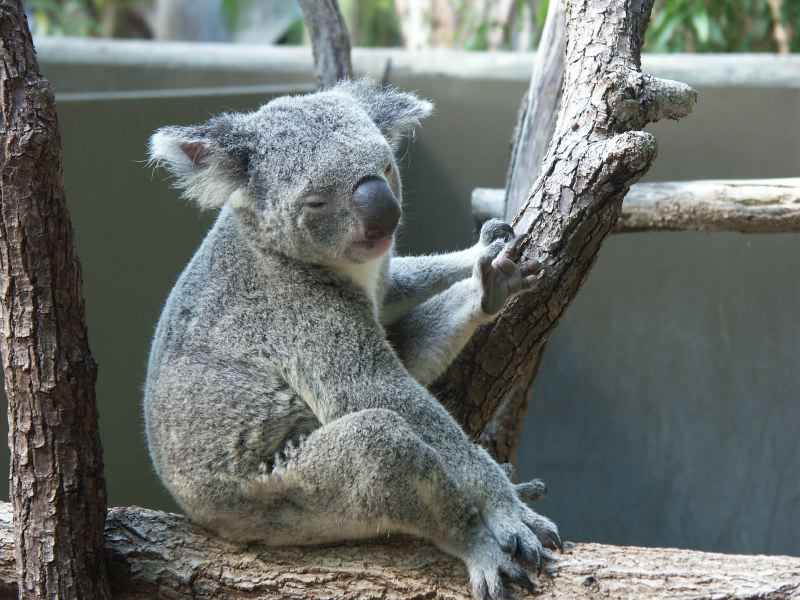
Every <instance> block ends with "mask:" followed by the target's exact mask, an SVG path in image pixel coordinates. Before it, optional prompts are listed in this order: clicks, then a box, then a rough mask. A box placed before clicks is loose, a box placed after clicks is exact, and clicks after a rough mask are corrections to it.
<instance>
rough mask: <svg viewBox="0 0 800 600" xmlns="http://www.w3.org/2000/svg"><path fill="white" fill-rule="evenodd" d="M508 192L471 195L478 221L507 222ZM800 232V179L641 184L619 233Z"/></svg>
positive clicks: (630, 198) (624, 211)
mask: <svg viewBox="0 0 800 600" xmlns="http://www.w3.org/2000/svg"><path fill="white" fill-rule="evenodd" d="M504 204H505V191H504V190H502V189H490V188H477V189H475V190H474V191H473V192H472V210H473V215H474V216H475V219H476V221H478V222H480V223H483V222H484V221H486V220H487V219H491V218H503V208H504ZM690 230H691V231H738V232H740V233H798V232H800V178H796V177H795V178H786V179H730V180H717V181H714V180H709V181H666V182H658V183H637V184H635V185H633V186H632V187H631V190H630V193H629V194H628V195H627V196H626V197H625V201H624V202H623V203H622V212H621V213H620V217H619V221H617V224H616V226H615V227H614V233H630V232H636V231H690Z"/></svg>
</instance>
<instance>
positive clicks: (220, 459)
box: [144, 80, 561, 598]
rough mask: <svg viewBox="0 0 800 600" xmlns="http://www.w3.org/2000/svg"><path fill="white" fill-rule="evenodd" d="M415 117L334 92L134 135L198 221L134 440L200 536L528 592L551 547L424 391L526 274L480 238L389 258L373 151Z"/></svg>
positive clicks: (423, 107)
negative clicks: (433, 568)
mask: <svg viewBox="0 0 800 600" xmlns="http://www.w3.org/2000/svg"><path fill="white" fill-rule="evenodd" d="M432 108H433V106H432V104H431V103H430V102H427V101H425V100H422V99H420V98H418V97H417V96H416V95H414V94H411V93H406V92H402V91H399V90H396V89H392V88H385V87H378V86H375V85H373V84H371V83H370V82H368V81H365V80H361V81H344V82H341V83H340V84H338V85H337V86H335V87H333V88H330V89H328V90H326V91H322V92H317V93H313V94H308V95H303V96H295V97H282V98H277V99H275V100H272V101H271V102H269V103H267V104H266V105H264V106H262V107H261V108H260V109H259V110H256V111H255V112H252V113H247V114H222V115H219V116H216V117H214V118H212V119H211V120H209V121H208V122H207V123H205V124H201V125H196V126H187V127H165V128H163V129H160V130H158V131H157V132H156V133H155V134H154V135H153V136H152V138H151V141H150V148H149V150H150V156H151V159H152V161H154V163H155V164H156V165H160V166H163V167H165V168H166V169H167V170H168V171H169V172H170V173H171V174H172V175H173V176H174V178H175V183H176V186H177V187H179V188H181V189H182V190H183V193H184V195H185V196H186V197H187V198H189V199H192V200H193V201H195V202H196V203H197V204H198V205H199V206H200V207H202V208H204V209H218V210H219V214H218V218H217V220H216V222H215V224H214V226H213V227H212V229H211V230H210V232H209V233H208V235H207V236H206V238H205V240H204V241H203V242H202V244H201V246H200V248H199V249H198V250H197V252H196V254H195V255H194V257H193V258H192V259H191V261H190V262H189V264H188V265H187V267H186V268H185V270H184V271H183V273H182V274H181V275H180V277H179V279H178V281H177V283H176V284H175V287H174V288H173V290H172V292H171V293H170V295H169V298H168V299H167V301H166V304H165V306H164V309H163V313H162V315H161V318H160V320H159V322H158V325H157V328H156V332H155V336H154V340H153V345H152V350H151V354H150V358H149V362H148V368H147V380H146V383H145V393H144V416H145V427H146V433H147V441H148V446H149V450H150V454H151V456H152V460H153V464H154V465H155V469H156V472H157V473H158V476H159V477H160V478H161V480H162V481H163V483H164V485H165V486H166V487H167V489H168V490H169V491H170V493H171V494H172V495H173V496H174V497H175V499H176V501H177V502H178V503H179V504H180V506H181V507H182V508H183V510H184V511H185V512H186V514H187V515H188V516H189V517H190V518H191V519H192V520H194V521H195V522H197V523H199V524H201V525H203V526H205V527H207V528H208V529H210V530H211V531H213V532H215V533H216V534H217V535H219V536H221V537H224V538H227V539H229V540H232V541H236V542H240V543H247V542H260V543H264V544H268V545H289V544H291V545H294V544H319V543H330V542H336V541H342V540H355V539H362V538H370V537H375V536H377V535H384V534H390V533H405V534H411V535H414V536H419V537H422V538H426V539H428V540H430V541H431V542H433V543H434V544H435V545H437V546H438V547H439V548H441V549H442V550H444V551H445V552H448V553H450V554H452V555H454V556H456V557H458V558H460V559H461V560H463V561H464V563H465V564H466V566H467V569H468V571H469V576H470V580H471V584H472V589H473V593H474V594H475V596H476V597H478V598H502V597H505V593H506V590H505V585H506V582H507V581H515V582H518V583H520V584H521V585H524V586H525V587H528V588H532V587H533V584H532V582H531V580H530V578H529V576H528V574H527V572H528V570H529V569H531V568H537V567H538V568H541V556H542V546H543V545H544V546H548V547H553V548H555V547H558V548H561V540H560V537H559V533H558V530H557V528H556V526H555V525H554V524H553V523H552V522H551V521H550V520H548V519H547V518H545V517H543V516H540V515H538V514H537V513H535V512H534V511H533V510H531V509H530V508H529V507H528V505H527V504H526V503H525V502H524V500H525V499H526V496H531V495H535V494H532V493H531V491H532V490H535V491H536V493H538V492H540V491H541V490H540V489H539V488H538V487H537V484H536V483H535V482H534V483H526V484H519V485H516V486H515V485H514V484H513V483H512V482H511V480H510V478H509V476H508V474H507V471H506V470H505V469H504V468H503V467H502V466H500V465H498V464H497V463H496V462H495V461H494V460H493V459H492V458H491V457H490V456H489V454H488V453H487V452H485V451H484V450H483V449H482V448H481V447H479V446H478V445H476V444H474V443H472V442H471V441H470V440H469V438H468V437H467V435H466V434H465V433H464V431H463V430H462V429H461V427H460V426H459V425H458V424H457V423H456V421H455V420H454V419H453V418H452V416H451V415H450V414H449V413H448V411H447V410H445V408H444V407H443V406H442V405H441V404H440V403H439V402H438V401H437V400H436V398H435V397H434V396H432V395H431V393H430V392H429V391H428V389H427V388H426V385H427V384H429V383H431V382H432V381H434V380H435V379H436V378H437V377H438V376H439V375H440V374H441V373H442V372H443V371H444V370H445V368H446V367H447V366H448V365H449V364H450V363H451V362H452V361H453V359H454V358H455V357H456V356H457V354H458V353H459V351H460V350H461V349H462V348H463V347H464V345H465V344H466V342H467V340H469V338H470V336H471V335H472V334H473V332H474V331H475V329H476V328H477V327H479V326H481V325H484V324H487V323H489V322H491V321H492V319H494V318H495V316H496V315H497V313H498V312H499V311H500V309H501V308H502V307H503V305H504V304H505V303H506V302H507V301H508V300H509V299H510V298H512V297H514V296H515V295H517V294H520V293H523V292H525V291H528V290H530V289H532V288H533V287H534V286H535V283H536V280H537V274H536V273H537V270H538V269H539V265H538V263H537V261H535V260H531V261H522V260H521V259H520V248H519V246H520V244H519V240H518V239H514V238H513V232H512V229H511V227H510V226H509V225H507V224H505V223H502V222H500V221H496V220H495V221H490V222H489V223H487V224H486V225H484V227H483V228H482V230H481V235H480V239H479V241H478V242H477V243H476V244H475V245H474V246H473V247H471V248H468V249H466V250H462V251H459V252H453V253H449V254H442V255H438V256H415V257H414V256H408V257H397V256H393V247H394V240H395V234H396V231H397V228H398V225H399V223H400V220H401V216H402V207H401V199H402V191H401V182H400V174H399V172H398V167H397V160H396V158H395V155H394V151H395V149H396V148H397V146H398V143H399V141H400V139H401V137H402V136H403V135H404V134H405V133H409V132H411V131H412V130H413V128H414V127H415V126H416V125H417V124H418V123H419V121H420V120H421V119H422V118H424V117H426V116H428V115H429V114H430V113H431V111H432ZM535 481H536V480H535Z"/></svg>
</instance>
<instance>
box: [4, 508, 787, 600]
mask: <svg viewBox="0 0 800 600" xmlns="http://www.w3.org/2000/svg"><path fill="white" fill-rule="evenodd" d="M10 512H11V510H10V506H9V505H8V504H6V503H0V599H5V598H13V597H14V593H15V590H14V587H15V583H14V559H13V554H12V549H11V548H12V546H13V540H12V537H13V533H12V528H11V523H10V521H11V515H10ZM106 555H107V557H108V564H109V572H110V577H111V586H112V590H113V596H114V598H115V599H117V600H162V599H163V600H175V599H176V598H193V599H194V600H212V599H213V600H218V599H220V598H241V599H245V598H252V599H256V598H258V599H270V598H281V599H292V598H296V599H298V600H300V599H307V598H327V599H333V598H341V599H345V598H354V599H355V598H431V599H434V598H438V599H449V600H468V599H469V598H470V595H469V584H468V578H467V571H466V568H465V567H464V565H463V564H462V563H461V562H460V561H458V560H456V559H454V558H452V557H450V556H447V555H446V554H444V553H442V552H440V551H439V550H437V549H436V548H434V547H433V546H431V545H429V544H427V543H425V542H421V541H417V540H403V539H393V540H390V541H386V542H383V543H378V542H366V543H360V544H351V545H345V546H336V547H327V548H298V547H290V548H279V549H272V548H264V547H259V546H249V547H248V548H247V549H245V550H241V549H239V548H236V547H233V546H230V545H228V544H226V543H224V542H221V541H220V540H218V539H215V538H214V537H211V536H209V535H208V534H207V533H206V532H205V531H204V530H202V529H200V528H199V527H196V526H193V525H191V524H189V523H187V522H186V520H185V519H184V518H183V517H180V516H178V515H173V514H168V513H162V512H157V511H151V510H146V509H142V508H136V507H132V508H114V509H111V511H109V515H108V523H107V528H106ZM547 557H548V558H549V560H546V562H545V569H544V572H543V574H542V575H541V576H540V577H539V578H538V579H537V584H538V586H539V594H537V595H536V596H535V597H537V598H554V599H555V598H558V599H559V600H565V599H570V598H575V599H578V598H586V597H588V596H591V597H611V598H620V599H626V598H630V599H638V598H648V599H654V600H655V599H660V598H663V599H672V598H693V599H695V600H701V599H703V598H709V599H711V598H726V599H729V600H734V599H737V598H741V599H745V598H748V599H749V598H762V599H774V600H779V599H783V598H796V597H798V595H800V558H794V557H788V556H737V555H724V554H711V553H704V552H693V551H686V550H675V549H664V548H638V547H616V546H604V545H600V544H576V545H571V544H568V546H567V549H566V552H565V553H564V554H562V555H558V556H553V555H551V554H548V555H547ZM520 597H531V596H529V595H527V594H524V595H523V594H520Z"/></svg>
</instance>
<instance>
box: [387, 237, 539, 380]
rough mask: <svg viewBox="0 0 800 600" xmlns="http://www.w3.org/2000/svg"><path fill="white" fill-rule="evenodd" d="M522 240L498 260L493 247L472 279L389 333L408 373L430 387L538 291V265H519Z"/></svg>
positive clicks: (403, 319) (511, 244)
mask: <svg viewBox="0 0 800 600" xmlns="http://www.w3.org/2000/svg"><path fill="white" fill-rule="evenodd" d="M519 243H520V239H519V238H518V239H516V240H513V241H511V242H509V243H508V244H506V246H505V247H504V248H503V250H502V251H501V252H500V253H499V254H498V255H497V256H495V255H494V254H495V253H494V251H493V250H492V249H491V248H489V249H486V250H484V253H483V255H481V256H480V257H479V258H478V259H477V260H476V261H475V263H474V265H473V267H472V269H471V272H472V276H471V277H469V278H468V279H462V280H461V281H459V282H457V283H454V284H453V285H451V286H450V287H449V288H447V289H446V290H444V291H443V292H440V293H439V294H437V295H435V296H433V297H432V298H430V299H428V300H426V301H425V302H423V303H422V304H420V305H418V306H416V307H414V308H413V309H411V310H410V311H409V312H408V313H407V314H406V315H404V316H403V317H401V318H400V319H399V320H397V321H395V322H394V323H392V324H391V325H390V326H389V327H388V329H387V334H388V338H389V341H390V342H391V344H392V346H393V347H394V348H395V351H396V352H397V354H398V355H399V356H400V358H401V360H402V361H403V363H404V364H405V366H406V368H407V369H408V370H409V372H410V373H411V374H412V375H413V376H414V378H415V379H416V380H417V381H419V382H420V383H422V384H423V385H428V384H430V383H432V382H433V381H435V380H436V378H437V377H439V375H441V374H442V373H443V372H444V371H445V369H446V368H447V367H448V366H449V365H450V363H452V362H453V360H454V359H455V358H456V356H458V354H459V352H461V350H462V349H463V348H464V346H465V345H466V343H467V342H468V341H469V339H470V337H472V334H473V333H474V332H475V330H476V329H477V328H478V327H479V326H480V325H484V324H486V323H489V322H491V321H492V320H494V318H495V317H496V316H497V314H498V313H499V312H500V310H501V309H502V308H503V306H504V305H505V303H506V302H507V301H508V300H509V299H510V298H512V297H513V296H515V295H517V294H520V293H522V292H524V291H527V290H530V289H532V288H533V287H534V285H535V281H536V276H535V273H536V271H538V269H539V263H538V261H536V260H531V261H526V262H522V263H520V264H517V261H518V259H519V254H518V246H519Z"/></svg>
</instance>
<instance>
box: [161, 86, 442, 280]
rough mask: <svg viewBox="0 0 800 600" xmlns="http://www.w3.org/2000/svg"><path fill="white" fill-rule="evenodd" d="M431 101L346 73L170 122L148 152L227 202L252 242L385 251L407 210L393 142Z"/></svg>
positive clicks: (333, 251)
mask: <svg viewBox="0 0 800 600" xmlns="http://www.w3.org/2000/svg"><path fill="white" fill-rule="evenodd" d="M432 109H433V106H432V104H431V103H430V102H427V101H426V100H421V99H420V98H418V97H417V96H415V95H414V94H410V93H405V92H400V91H398V90H395V89H391V88H390V89H387V88H381V87H377V86H375V85H373V84H370V83H369V82H367V81H364V80H361V81H346V82H342V83H340V84H339V85H337V86H336V87H334V88H332V89H330V90H327V91H324V92H318V93H314V94H309V95H305V96H293V97H283V98H277V99H275V100H273V101H271V102H269V103H268V104H266V105H264V106H262V107H261V108H260V109H259V110H257V111H255V112H252V113H245V114H223V115H220V116H218V117H215V118H213V119H211V120H210V121H208V122H207V123H205V124H203V125H196V126H189V127H165V128H163V129H159V130H158V131H157V132H156V133H155V134H154V135H153V137H152V138H151V140H150V157H151V159H152V160H153V161H154V162H155V163H156V164H159V165H163V166H165V167H166V168H167V169H168V170H169V171H171V172H172V174H173V175H174V176H175V178H176V185H177V186H178V187H180V188H182V189H183V190H184V195H185V196H186V197H188V198H191V199H193V200H195V201H196V202H197V203H198V204H199V205H200V206H201V207H203V208H218V207H221V206H222V205H224V204H225V203H229V204H230V205H231V207H232V208H233V209H234V211H235V213H236V214H237V216H238V217H239V221H240V224H241V226H242V228H243V230H244V231H245V235H247V236H248V239H249V240H250V242H251V243H253V244H254V245H256V246H257V247H260V248H263V249H266V250H268V251H274V252H280V253H282V254H285V255H287V256H291V257H293V258H296V259H298V260H302V261H306V262H314V263H319V264H340V263H359V262H366V261H369V260H373V259H375V258H378V257H380V256H382V255H383V254H385V253H386V252H387V251H388V250H389V249H390V248H391V247H392V243H393V239H394V233H395V231H396V229H397V226H398V223H399V220H400V216H401V208H400V200H401V188H400V178H399V174H398V172H397V164H396V161H395V157H394V150H395V148H396V146H397V145H398V142H399V140H400V139H401V137H402V136H403V134H404V133H407V132H410V131H412V130H413V128H414V126H416V125H417V124H418V123H419V120H420V119H422V118H424V117H426V116H428V115H429V114H430V112H431V111H432Z"/></svg>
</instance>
